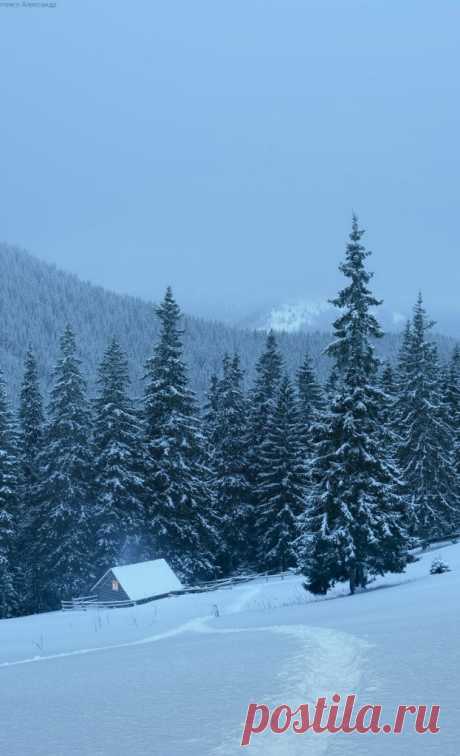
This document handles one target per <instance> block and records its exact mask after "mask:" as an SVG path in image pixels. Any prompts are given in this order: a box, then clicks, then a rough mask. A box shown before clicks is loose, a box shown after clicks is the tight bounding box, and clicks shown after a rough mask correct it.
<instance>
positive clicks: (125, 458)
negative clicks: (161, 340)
mask: <svg viewBox="0 0 460 756" xmlns="http://www.w3.org/2000/svg"><path fill="white" fill-rule="evenodd" d="M128 387H129V373H128V362H127V358H126V356H125V354H124V353H123V351H122V349H121V347H120V345H119V344H118V342H117V340H116V339H115V338H113V339H112V341H111V342H110V344H109V346H108V348H107V350H106V352H105V354H104V357H103V359H102V362H101V364H100V366H99V371H98V388H99V391H98V395H97V398H96V400H95V420H94V454H95V460H94V471H95V487H94V493H95V501H96V512H95V516H96V518H97V544H96V549H97V559H98V564H99V567H100V570H101V572H102V571H103V570H104V569H108V568H109V567H110V566H111V565H116V564H122V563H125V562H130V561H137V560H138V559H139V557H140V556H141V548H142V547H141V545H140V544H139V539H140V536H141V534H142V532H143V509H142V490H143V479H142V477H141V460H140V443H141V432H140V425H139V422H138V418H137V415H136V412H135V408H134V406H133V402H132V401H131V399H130V398H129V396H128Z"/></svg>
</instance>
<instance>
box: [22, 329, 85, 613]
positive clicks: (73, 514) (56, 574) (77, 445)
mask: <svg viewBox="0 0 460 756" xmlns="http://www.w3.org/2000/svg"><path fill="white" fill-rule="evenodd" d="M91 430H92V429H91V413H90V408H89V405H88V400H87V397H86V384H85V381H84V379H83V377H82V374H81V367H80V360H79V359H78V357H77V347H76V343H75V336H74V333H73V331H72V329H71V328H70V326H67V327H66V329H65V331H64V333H63V336H62V338H61V341H60V354H59V358H58V361H57V364H56V367H55V369H54V373H53V387H52V390H51V398H50V404H49V410H48V424H47V428H46V434H45V446H44V450H43V452H42V455H41V467H42V475H41V477H42V480H41V484H40V490H39V498H40V512H39V522H38V528H37V531H38V532H37V536H36V548H37V554H36V560H37V562H36V563H37V564H38V565H39V577H40V583H41V586H42V605H43V607H47V608H55V607H58V606H59V603H60V600H61V599H63V598H69V597H71V596H76V595H79V594H81V592H82V591H85V590H88V588H89V587H90V583H91V581H92V580H93V578H94V577H95V574H96V573H95V571H94V570H95V566H96V565H95V563H94V559H95V555H94V526H95V506H94V492H93V487H92V473H93V470H92V446H91Z"/></svg>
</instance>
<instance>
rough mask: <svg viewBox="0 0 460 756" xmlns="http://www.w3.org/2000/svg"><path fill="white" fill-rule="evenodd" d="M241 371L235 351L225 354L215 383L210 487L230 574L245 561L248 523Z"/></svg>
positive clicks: (225, 566) (222, 559)
mask: <svg viewBox="0 0 460 756" xmlns="http://www.w3.org/2000/svg"><path fill="white" fill-rule="evenodd" d="M242 382H243V373H242V371H241V367H240V359H239V356H238V355H237V354H235V355H234V356H233V358H230V357H229V356H228V355H225V357H224V360H223V375H222V379H221V380H220V381H219V384H218V387H217V397H218V400H217V405H216V409H217V414H216V427H217V429H218V430H217V433H214V439H215V441H214V449H215V452H214V456H213V472H214V476H213V488H214V491H215V495H216V504H217V511H218V512H219V516H220V518H221V528H220V533H221V540H220V549H219V561H220V566H221V569H222V572H223V574H225V575H227V574H232V573H234V572H235V571H236V570H237V569H238V568H240V567H241V566H242V565H244V564H245V562H247V556H248V555H247V539H248V528H249V524H250V490H251V489H250V485H249V481H248V478H247V473H248V464H247V454H246V451H247V450H246V446H245V439H246V426H247V407H246V399H245V396H244V393H243V388H242Z"/></svg>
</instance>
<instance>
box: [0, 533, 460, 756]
mask: <svg viewBox="0 0 460 756" xmlns="http://www.w3.org/2000/svg"><path fill="white" fill-rule="evenodd" d="M436 556H440V557H442V558H443V559H444V560H445V561H447V562H448V564H449V565H450V567H451V572H449V573H446V574H443V575H434V576H432V575H430V574H429V567H430V564H431V562H432V560H433V559H434V558H435V557H436ZM217 610H218V613H219V616H215V615H216V613H217ZM459 641H460V545H448V546H445V547H443V548H438V549H436V550H432V551H429V552H428V553H426V554H425V555H424V556H422V558H421V559H420V561H419V562H417V563H416V564H414V565H411V567H410V568H409V569H408V571H407V573H406V574H405V575H400V576H388V577H387V578H385V579H383V580H379V581H377V582H376V583H374V584H373V585H372V586H371V588H369V590H368V591H366V592H364V593H360V594H357V595H355V596H353V597H348V596H346V588H345V587H343V588H341V587H340V588H339V589H337V590H336V591H335V592H334V594H332V595H331V596H328V597H327V598H326V599H322V600H315V599H314V598H313V597H310V596H308V595H307V594H306V592H305V591H304V590H303V588H302V587H301V580H300V578H298V577H292V578H289V579H286V580H283V581H281V580H279V581H269V582H266V581H259V582H252V583H247V584H245V585H242V586H240V587H238V588H233V589H231V590H221V591H216V592H214V593H207V594H195V595H188V596H182V597H176V598H169V599H164V600H161V601H157V602H155V603H151V604H147V605H144V606H139V607H134V608H130V609H119V610H105V611H100V612H98V611H95V610H93V611H88V612H73V613H62V612H56V613H50V614H46V615H39V616H33V617H25V618H20V619H14V620H4V621H2V622H0V686H1V687H0V754H2V756H3V754H4V755H5V756H232V755H233V754H237V753H239V752H240V751H241V749H240V745H239V743H240V739H241V731H242V723H243V720H244V716H245V713H246V709H247V706H248V704H249V703H250V702H258V703H267V704H273V705H275V704H281V703H285V704H286V703H287V704H290V705H291V706H292V707H293V708H297V707H298V706H299V704H301V703H305V702H308V701H313V700H315V699H316V698H317V697H319V696H322V695H325V696H330V695H332V694H333V693H336V692H337V693H340V694H342V695H343V696H345V695H347V694H350V693H356V694H357V695H358V697H359V702H360V703H361V704H364V703H375V704H376V703H381V704H382V705H383V706H384V711H385V712H388V713H389V715H390V719H391V717H392V715H393V712H394V709H395V707H396V706H397V705H398V704H400V703H403V704H404V703H405V704H411V703H413V704H424V703H426V704H429V705H431V704H440V705H441V718H440V726H441V731H440V733H439V734H437V735H416V734H413V733H412V732H411V728H409V729H408V730H407V731H406V732H404V733H403V734H402V735H385V734H382V735H359V734H352V735H329V736H326V735H315V734H312V733H307V734H305V735H294V734H291V733H287V734H284V735H278V736H275V735H272V734H270V733H267V734H263V735H259V736H256V737H254V739H253V741H252V743H251V745H250V746H249V747H248V748H247V749H246V751H247V752H248V753H250V754H255V755H258V754H264V756H272V755H276V756H277V755H278V754H279V756H285V755H286V756H297V754H312V755H313V756H316V755H317V754H327V756H351V755H352V754H353V756H361V755H362V756H384V755H385V756H386V755H387V754H395V755H396V754H397V755H398V756H403V755H404V756H424V755H425V754H439V756H458V754H459V753H460V719H459V716H458V711H459V706H458V694H459V688H460V684H459V673H460V643H459ZM241 752H242V753H244V751H241Z"/></svg>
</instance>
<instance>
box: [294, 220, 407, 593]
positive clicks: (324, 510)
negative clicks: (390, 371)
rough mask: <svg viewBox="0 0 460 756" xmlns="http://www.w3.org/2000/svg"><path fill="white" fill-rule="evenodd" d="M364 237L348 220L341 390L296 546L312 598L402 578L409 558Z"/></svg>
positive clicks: (337, 348)
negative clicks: (338, 586) (388, 575)
mask: <svg viewBox="0 0 460 756" xmlns="http://www.w3.org/2000/svg"><path fill="white" fill-rule="evenodd" d="M362 235H363V231H362V230H360V229H359V226H358V221H357V218H356V217H355V216H354V217H353V223H352V231H351V234H350V240H349V243H348V245H347V250H346V255H345V261H344V262H343V263H342V265H341V266H340V270H341V271H342V273H343V274H344V276H345V277H346V278H347V279H348V280H349V284H348V285H347V286H346V287H345V288H343V289H342V290H341V291H340V292H339V295H338V296H337V297H336V299H334V300H333V301H332V303H333V304H334V305H335V306H336V307H338V308H339V309H340V310H341V311H342V312H341V314H340V315H339V317H338V318H337V319H336V320H335V322H334V331H335V339H334V341H333V342H332V343H331V345H330V346H329V348H328V350H327V352H328V354H329V355H330V356H331V357H333V358H334V359H335V364H336V368H337V371H339V373H340V386H339V390H338V393H337V394H336V398H335V400H334V401H333V403H332V406H331V408H330V410H329V411H328V412H327V413H325V415H324V417H323V418H322V423H321V427H320V431H319V433H318V437H317V439H316V454H315V460H314V464H313V466H312V490H311V493H310V496H309V500H308V504H307V509H306V512H305V513H304V516H303V518H302V520H301V528H302V535H301V537H300V539H299V541H298V547H299V558H300V566H301V567H302V569H303V570H304V572H305V574H306V575H307V587H308V589H309V590H310V591H312V592H314V593H325V592H326V591H327V590H328V588H329V587H330V586H332V585H333V584H334V583H335V582H336V581H341V580H346V581H349V584H350V591H351V593H353V592H354V591H355V589H356V588H357V587H365V586H366V585H367V583H368V581H369V578H372V576H374V575H377V574H380V575H383V574H384V573H385V572H401V571H403V570H404V567H405V565H406V563H407V561H408V559H409V558H410V557H409V553H408V538H407V534H406V531H405V528H404V520H403V516H404V503H403V499H402V498H401V497H400V496H399V495H398V489H397V481H398V475H397V471H396V470H395V469H394V467H393V465H392V460H391V459H387V458H386V455H385V453H384V446H383V445H382V443H381V440H382V436H381V429H380V417H381V409H382V392H381V390H380V388H379V387H378V386H377V370H378V361H377V359H376V357H375V354H374V348H373V344H372V340H374V339H377V338H379V337H380V336H381V335H382V332H381V329H380V326H379V324H378V321H377V319H376V317H375V315H374V314H373V312H372V309H373V308H374V307H376V306H377V305H379V304H380V302H379V301H378V300H377V299H376V298H375V297H374V296H373V295H372V293H371V292H370V289H369V286H368V285H369V282H370V279H371V277H372V274H371V273H369V272H368V271H367V269H366V267H365V260H366V258H367V257H368V255H369V254H370V253H369V252H368V251H367V250H366V249H365V247H364V246H363V245H362V244H361V238H362Z"/></svg>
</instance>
